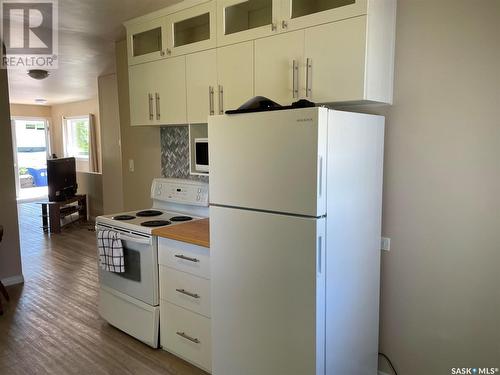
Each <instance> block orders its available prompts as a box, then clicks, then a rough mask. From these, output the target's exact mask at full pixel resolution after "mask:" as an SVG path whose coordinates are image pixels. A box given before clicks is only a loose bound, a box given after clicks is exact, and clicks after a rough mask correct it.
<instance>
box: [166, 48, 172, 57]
mask: <svg viewBox="0 0 500 375" xmlns="http://www.w3.org/2000/svg"><path fill="white" fill-rule="evenodd" d="M171 54H172V50H171V49H170V48H167V55H169V56H170V55H171Z"/></svg>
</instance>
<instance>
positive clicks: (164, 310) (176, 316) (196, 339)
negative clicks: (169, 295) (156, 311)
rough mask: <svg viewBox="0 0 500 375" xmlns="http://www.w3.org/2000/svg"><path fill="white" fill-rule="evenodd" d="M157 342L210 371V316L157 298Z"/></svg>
mask: <svg viewBox="0 0 500 375" xmlns="http://www.w3.org/2000/svg"><path fill="white" fill-rule="evenodd" d="M160 311H161V312H160V321H161V322H162V323H161V326H160V327H161V329H160V342H161V346H162V348H163V349H165V350H166V351H168V352H170V353H172V354H175V355H177V356H179V357H180V358H182V359H184V360H186V361H188V362H190V363H192V364H194V365H196V366H198V367H200V368H202V369H203V370H205V371H208V372H210V371H211V367H212V350H211V335H210V329H211V327H210V319H209V318H206V317H204V316H202V315H198V314H196V313H193V312H191V311H188V310H186V309H183V308H182V307H179V306H176V305H174V304H173V303H169V302H165V303H164V302H163V301H161V302H160Z"/></svg>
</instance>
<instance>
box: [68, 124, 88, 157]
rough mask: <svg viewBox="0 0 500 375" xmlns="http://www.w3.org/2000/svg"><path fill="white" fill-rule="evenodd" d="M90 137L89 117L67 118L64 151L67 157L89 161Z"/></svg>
mask: <svg viewBox="0 0 500 375" xmlns="http://www.w3.org/2000/svg"><path fill="white" fill-rule="evenodd" d="M89 136H90V121H89V116H82V117H71V118H65V119H64V138H65V140H64V141H65V142H64V145H65V147H64V150H65V154H66V156H74V157H76V158H79V159H88V158H89V143H90V138H89Z"/></svg>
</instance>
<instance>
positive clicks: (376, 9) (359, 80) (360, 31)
mask: <svg viewBox="0 0 500 375" xmlns="http://www.w3.org/2000/svg"><path fill="white" fill-rule="evenodd" d="M370 4H372V7H371V8H370V14H368V15H365V16H360V17H354V18H349V19H346V20H342V21H339V22H332V23H329V24H325V25H320V26H316V27H311V28H307V29H305V53H304V58H305V60H304V72H305V80H304V82H305V98H307V99H309V100H311V101H312V102H315V103H342V102H351V103H355V102H358V103H361V102H364V103H370V102H379V103H388V104H392V98H393V77H394V38H395V32H394V28H395V18H396V7H395V1H392V0H384V1H376V2H375V1H373V2H371V3H370ZM325 41H328V43H327V44H325Z"/></svg>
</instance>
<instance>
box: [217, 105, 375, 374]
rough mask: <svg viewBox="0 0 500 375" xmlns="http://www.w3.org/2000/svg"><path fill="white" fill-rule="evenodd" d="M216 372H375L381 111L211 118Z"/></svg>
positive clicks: (320, 110) (316, 110) (319, 110)
mask: <svg viewBox="0 0 500 375" xmlns="http://www.w3.org/2000/svg"><path fill="white" fill-rule="evenodd" d="M208 130H209V142H210V158H209V159H210V252H211V280H212V285H211V293H212V351H213V355H212V360H213V362H212V372H213V374H214V375H235V374H237V375H312V374H321V375H325V374H327V375H376V374H377V353H378V326H379V282H380V235H381V209H382V168H383V143H384V118H383V117H380V116H373V115H366V114H357V113H350V112H342V111H335V110H329V109H326V108H305V109H293V110H284V111H270V112H259V113H250V114H237V115H222V116H215V117H211V118H210V120H209V126H208Z"/></svg>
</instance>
